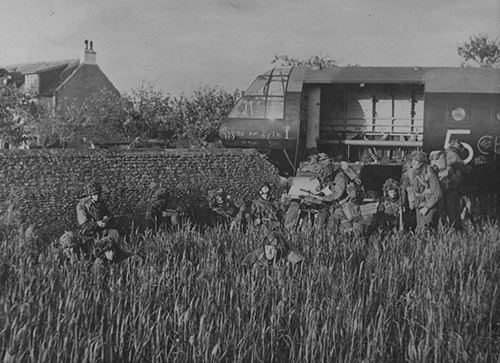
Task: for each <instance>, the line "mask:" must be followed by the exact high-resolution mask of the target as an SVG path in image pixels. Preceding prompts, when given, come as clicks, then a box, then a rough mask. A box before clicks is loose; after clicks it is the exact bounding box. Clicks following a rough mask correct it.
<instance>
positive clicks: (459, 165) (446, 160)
mask: <svg viewBox="0 0 500 363" xmlns="http://www.w3.org/2000/svg"><path fill="white" fill-rule="evenodd" d="M436 167H437V168H438V172H437V173H438V178H439V182H440V183H441V186H442V187H443V188H444V189H458V188H460V187H461V186H462V184H463V182H464V174H465V168H466V166H465V163H464V162H463V160H462V159H461V158H460V156H459V155H458V153H457V152H456V151H454V150H452V149H446V150H445V151H444V152H443V153H442V154H441V156H440V158H439V159H438V160H437V163H436Z"/></svg>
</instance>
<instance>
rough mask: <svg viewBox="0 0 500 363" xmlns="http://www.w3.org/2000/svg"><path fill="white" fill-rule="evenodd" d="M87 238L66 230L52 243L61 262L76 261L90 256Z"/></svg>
mask: <svg viewBox="0 0 500 363" xmlns="http://www.w3.org/2000/svg"><path fill="white" fill-rule="evenodd" d="M84 242H85V240H84V239H83V238H82V237H80V236H79V235H78V234H76V233H74V232H71V231H66V232H64V234H63V235H62V236H61V237H59V238H58V239H57V240H56V241H55V243H54V244H53V245H52V249H53V253H54V254H55V255H56V258H57V260H58V261H59V262H60V263H71V264H73V263H75V262H77V261H78V260H80V259H81V258H84V257H88V255H89V253H88V252H89V251H88V250H87V249H86V247H87V246H86V245H85V243H84Z"/></svg>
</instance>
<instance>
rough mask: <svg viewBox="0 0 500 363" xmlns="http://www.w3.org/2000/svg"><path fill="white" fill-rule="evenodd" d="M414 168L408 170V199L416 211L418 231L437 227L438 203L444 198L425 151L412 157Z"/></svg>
mask: <svg viewBox="0 0 500 363" xmlns="http://www.w3.org/2000/svg"><path fill="white" fill-rule="evenodd" d="M411 162H412V166H411V168H410V169H409V170H408V172H407V173H408V176H407V182H408V183H409V186H408V187H407V198H408V204H409V207H410V209H415V210H416V218H417V231H423V230H425V229H427V228H429V227H435V226H436V224H437V221H438V217H439V213H438V203H439V201H440V200H441V198H442V196H443V195H442V192H441V187H440V186H439V181H438V178H437V176H436V173H435V172H434V170H433V169H432V168H431V166H430V165H429V160H428V159H427V155H426V154H425V153H424V152H423V151H415V152H413V154H412V155H411Z"/></svg>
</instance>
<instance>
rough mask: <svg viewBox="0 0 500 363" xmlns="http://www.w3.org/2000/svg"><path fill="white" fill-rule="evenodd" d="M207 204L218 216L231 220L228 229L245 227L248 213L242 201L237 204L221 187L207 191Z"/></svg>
mask: <svg viewBox="0 0 500 363" xmlns="http://www.w3.org/2000/svg"><path fill="white" fill-rule="evenodd" d="M208 206H209V207H210V209H211V210H213V211H214V212H215V213H217V214H218V215H220V216H223V217H225V218H227V219H228V220H230V221H231V224H230V229H231V230H233V229H235V228H239V227H245V226H246V223H247V220H248V219H249V217H250V215H249V213H248V211H247V207H246V205H245V204H244V203H241V204H239V205H237V204H236V203H235V202H234V201H233V199H232V198H231V196H230V195H229V194H227V193H226V192H224V190H223V189H216V190H211V191H209V192H208Z"/></svg>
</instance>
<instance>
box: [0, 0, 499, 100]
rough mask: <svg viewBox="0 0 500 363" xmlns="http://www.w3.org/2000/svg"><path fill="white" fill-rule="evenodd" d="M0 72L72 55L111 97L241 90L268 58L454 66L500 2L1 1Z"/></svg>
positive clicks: (493, 19) (494, 26) (488, 27)
mask: <svg viewBox="0 0 500 363" xmlns="http://www.w3.org/2000/svg"><path fill="white" fill-rule="evenodd" d="M1 2H2V5H1V8H2V9H1V10H0V30H1V31H0V45H1V49H2V51H1V52H0V65H9V64H15V63H24V62H35V61H45V60H57V59H69V58H82V57H83V49H84V40H85V39H89V40H93V42H94V49H95V50H96V52H97V63H98V64H99V66H100V67H101V69H102V70H103V71H104V73H106V75H107V76H108V78H109V79H110V80H111V81H112V82H113V83H114V84H115V86H116V87H117V88H118V89H119V90H120V91H124V92H125V91H128V90H130V89H132V88H137V87H139V86H140V85H142V84H145V85H149V84H151V85H153V86H154V87H156V88H159V89H162V90H164V91H165V92H167V93H170V94H172V95H177V94H179V93H187V94H189V93H190V92H192V91H193V90H194V89H197V88H199V87H203V86H218V87H221V88H223V89H225V90H227V91H230V92H232V91H234V90H235V89H240V90H241V89H243V90H244V89H246V88H247V86H248V85H249V84H250V83H251V81H252V80H253V79H254V78H255V77H256V76H257V75H258V74H260V73H262V72H263V71H265V70H268V69H271V68H272V65H271V61H272V60H273V58H274V56H275V55H276V54H278V55H280V54H287V55H289V56H292V57H297V58H308V57H310V56H313V55H317V54H320V55H322V56H327V57H330V58H332V59H335V60H336V61H337V62H338V63H339V65H347V64H359V65H362V66H460V62H461V60H460V58H459V57H458V55H457V50H456V49H457V44H458V43H459V42H463V41H465V40H467V39H468V37H469V36H470V35H473V34H478V33H488V34H490V35H492V36H494V37H498V36H500V0H474V1H471V0H432V1H429V0H411V1H410V0H377V1H368V0H365V1H361V0H310V1H306V0H301V1H299V0H119V1H117V0H1Z"/></svg>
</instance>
